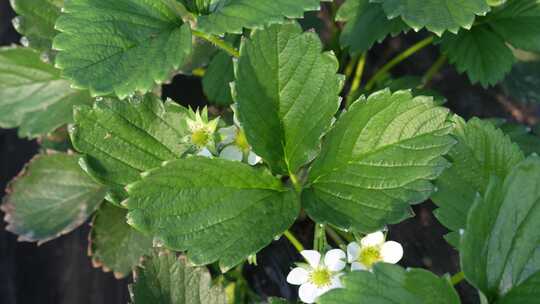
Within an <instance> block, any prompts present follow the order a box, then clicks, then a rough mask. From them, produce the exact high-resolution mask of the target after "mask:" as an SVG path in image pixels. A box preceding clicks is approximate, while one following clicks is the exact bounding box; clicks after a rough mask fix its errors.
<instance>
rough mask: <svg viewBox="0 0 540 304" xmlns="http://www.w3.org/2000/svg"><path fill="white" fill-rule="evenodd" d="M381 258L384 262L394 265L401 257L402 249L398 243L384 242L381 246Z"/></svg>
mask: <svg viewBox="0 0 540 304" xmlns="http://www.w3.org/2000/svg"><path fill="white" fill-rule="evenodd" d="M381 256H382V260H383V261H384V262H386V263H391V264H395V263H397V262H399V260H401V258H402V257H403V247H401V244H400V243H398V242H394V241H388V242H385V243H384V244H383V245H382V246H381Z"/></svg>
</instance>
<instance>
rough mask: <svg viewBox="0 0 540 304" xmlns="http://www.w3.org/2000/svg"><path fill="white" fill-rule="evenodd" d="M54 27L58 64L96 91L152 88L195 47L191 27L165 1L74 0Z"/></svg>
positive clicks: (80, 83)
mask: <svg viewBox="0 0 540 304" xmlns="http://www.w3.org/2000/svg"><path fill="white" fill-rule="evenodd" d="M56 28H57V29H58V30H59V31H60V32H61V33H60V34H59V35H58V36H56V38H55V39H54V43H53V46H54V48H55V49H57V50H59V51H60V52H59V53H58V55H57V57H56V66H57V67H59V68H60V69H62V70H63V74H64V76H65V77H67V78H68V79H70V80H72V81H73V83H74V85H75V86H76V87H80V88H85V89H86V88H87V89H89V90H90V92H91V93H92V94H93V95H108V94H111V93H115V94H116V95H118V96H119V97H120V98H122V99H123V98H125V97H126V96H128V95H131V94H133V93H134V92H142V93H145V92H148V91H150V90H151V89H152V88H153V87H154V85H155V83H156V82H157V83H162V82H164V81H166V80H168V79H169V78H170V77H171V73H172V72H173V70H174V69H177V68H179V67H180V65H181V64H182V63H183V62H184V59H185V58H186V57H187V56H188V54H189V52H190V51H191V32H190V29H189V26H187V25H184V24H183V22H182V19H181V17H180V16H179V15H178V13H177V12H176V11H175V10H173V8H171V7H170V6H169V5H167V4H166V3H165V2H161V1H146V0H115V1H110V0H71V1H69V2H67V3H66V5H65V10H64V13H63V14H62V15H61V16H60V17H59V18H58V21H57V22H56Z"/></svg>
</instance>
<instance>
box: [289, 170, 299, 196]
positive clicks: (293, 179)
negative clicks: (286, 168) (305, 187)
mask: <svg viewBox="0 0 540 304" xmlns="http://www.w3.org/2000/svg"><path fill="white" fill-rule="evenodd" d="M289 178H290V179H291V183H292V184H293V187H294V190H296V193H298V194H300V193H302V185H300V182H299V181H298V177H297V176H296V175H295V174H293V173H289Z"/></svg>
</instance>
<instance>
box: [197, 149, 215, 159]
mask: <svg viewBox="0 0 540 304" xmlns="http://www.w3.org/2000/svg"><path fill="white" fill-rule="evenodd" d="M197 155H198V156H203V157H208V158H212V156H213V155H212V152H210V150H208V149H207V148H203V149H202V150H201V151H199V153H197Z"/></svg>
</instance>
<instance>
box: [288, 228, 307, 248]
mask: <svg viewBox="0 0 540 304" xmlns="http://www.w3.org/2000/svg"><path fill="white" fill-rule="evenodd" d="M283 235H284V236H285V237H286V238H287V239H288V240H289V242H291V244H292V245H293V246H294V248H296V250H298V252H301V251H303V250H304V245H302V243H300V241H299V240H298V239H297V238H296V237H295V236H294V234H292V233H291V232H290V231H289V230H285V232H284V233H283Z"/></svg>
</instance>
